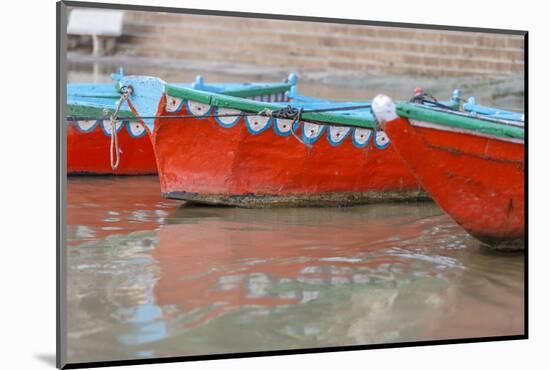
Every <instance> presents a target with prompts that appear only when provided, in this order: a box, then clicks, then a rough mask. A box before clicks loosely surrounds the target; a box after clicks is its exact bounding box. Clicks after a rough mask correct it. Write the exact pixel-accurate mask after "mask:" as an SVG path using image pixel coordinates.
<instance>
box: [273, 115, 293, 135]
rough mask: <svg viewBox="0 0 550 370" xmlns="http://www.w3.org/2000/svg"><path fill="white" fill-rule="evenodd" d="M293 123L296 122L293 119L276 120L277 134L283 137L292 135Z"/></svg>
mask: <svg viewBox="0 0 550 370" xmlns="http://www.w3.org/2000/svg"><path fill="white" fill-rule="evenodd" d="M292 122H294V121H293V120H291V119H283V118H276V119H275V132H276V133H277V134H279V135H282V136H287V135H290V134H291V131H292Z"/></svg>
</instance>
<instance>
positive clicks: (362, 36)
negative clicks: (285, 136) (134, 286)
mask: <svg viewBox="0 0 550 370" xmlns="http://www.w3.org/2000/svg"><path fill="white" fill-rule="evenodd" d="M118 53H119V54H123V55H136V56H140V57H151V58H169V59H181V60H188V61H195V62H196V61H205V62H214V63H234V64H253V65H262V66H267V67H269V66H271V67H277V68H286V69H290V70H294V71H302V72H315V71H323V72H327V71H331V72H335V73H338V72H360V73H377V74H415V75H426V76H439V77H447V76H454V77H459V76H488V77H491V76H499V75H518V74H522V73H523V68H524V63H523V60H524V39H523V37H522V36H514V35H497V34H488V33H471V32H458V31H440V30H437V31H435V30H420V29H407V28H394V27H379V26H365V25H344V24H326V23H315V22H297V21H281V20H264V19H251V18H237V17H218V16H204V15H186V14H167V13H149V12H126V15H125V24H124V36H123V37H122V38H120V39H119V40H118Z"/></svg>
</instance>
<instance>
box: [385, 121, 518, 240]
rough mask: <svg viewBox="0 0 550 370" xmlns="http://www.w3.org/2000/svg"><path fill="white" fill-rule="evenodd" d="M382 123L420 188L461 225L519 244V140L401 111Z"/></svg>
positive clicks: (487, 237) (481, 234) (476, 234)
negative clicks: (412, 116) (409, 116)
mask: <svg viewBox="0 0 550 370" xmlns="http://www.w3.org/2000/svg"><path fill="white" fill-rule="evenodd" d="M382 126H383V129H384V130H385V132H386V133H387V134H388V136H389V137H390V139H391V141H392V143H393V144H394V146H395V148H396V151H397V152H399V154H400V155H401V157H402V158H403V160H404V161H405V162H406V163H407V164H408V166H409V167H410V168H411V170H412V172H414V173H415V175H416V176H417V178H418V180H419V182H420V183H421V184H422V186H423V187H424V189H425V190H426V191H427V192H428V193H429V194H430V195H431V196H432V198H433V199H434V201H435V202H436V203H437V204H438V205H439V206H440V207H441V208H442V209H443V210H444V211H445V212H446V213H448V214H449V215H450V216H451V217H452V218H453V219H454V220H455V221H456V222H457V223H458V224H460V225H461V226H462V227H463V228H464V229H465V230H466V231H468V232H469V233H470V234H471V235H472V236H474V237H476V238H477V239H479V240H480V241H482V242H484V243H485V244H488V245H490V246H495V247H499V248H517V247H522V246H523V239H524V236H525V203H524V202H525V200H524V154H525V153H524V144H523V141H520V140H514V139H503V138H496V137H491V136H489V135H481V134H476V133H472V132H467V131H465V130H456V129H450V128H448V127H444V126H440V125H437V124H434V123H431V122H424V121H415V120H413V119H410V120H409V119H407V118H402V117H398V118H395V119H393V120H390V121H387V122H385V123H383V125H382Z"/></svg>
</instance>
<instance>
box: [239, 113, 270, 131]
mask: <svg viewBox="0 0 550 370" xmlns="http://www.w3.org/2000/svg"><path fill="white" fill-rule="evenodd" d="M245 121H246V127H248V130H249V131H250V132H251V133H252V134H259V133H260V132H262V131H265V130H266V129H267V128H268V127H269V123H270V122H271V118H270V117H267V116H246V117H245Z"/></svg>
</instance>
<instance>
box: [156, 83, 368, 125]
mask: <svg viewBox="0 0 550 370" xmlns="http://www.w3.org/2000/svg"><path fill="white" fill-rule="evenodd" d="M279 88H280V87H277V89H279ZM263 90H264V93H265V94H270V93H275V92H276V90H274V89H269V88H263ZM248 91H250V90H248ZM283 91H286V90H283ZM165 92H166V93H167V94H168V95H170V96H174V97H177V98H180V99H189V100H193V101H196V102H198V103H203V104H208V105H214V106H217V107H222V108H230V109H239V110H242V111H245V112H250V113H258V112H261V111H263V110H264V109H270V110H277V109H281V103H277V104H274V103H270V102H260V101H256V100H250V99H243V98H240V97H235V96H231V95H229V94H230V93H227V94H226V93H224V94H217V93H211V92H206V91H198V90H194V89H190V88H185V87H175V86H171V85H166V86H165ZM289 104H290V105H292V103H289ZM302 119H303V120H304V121H312V122H320V123H325V124H335V125H342V126H352V127H359V128H374V127H375V124H376V122H375V121H374V120H369V119H365V118H362V117H359V116H345V115H342V114H338V113H331V112H317V113H316V112H310V113H303V114H302Z"/></svg>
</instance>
